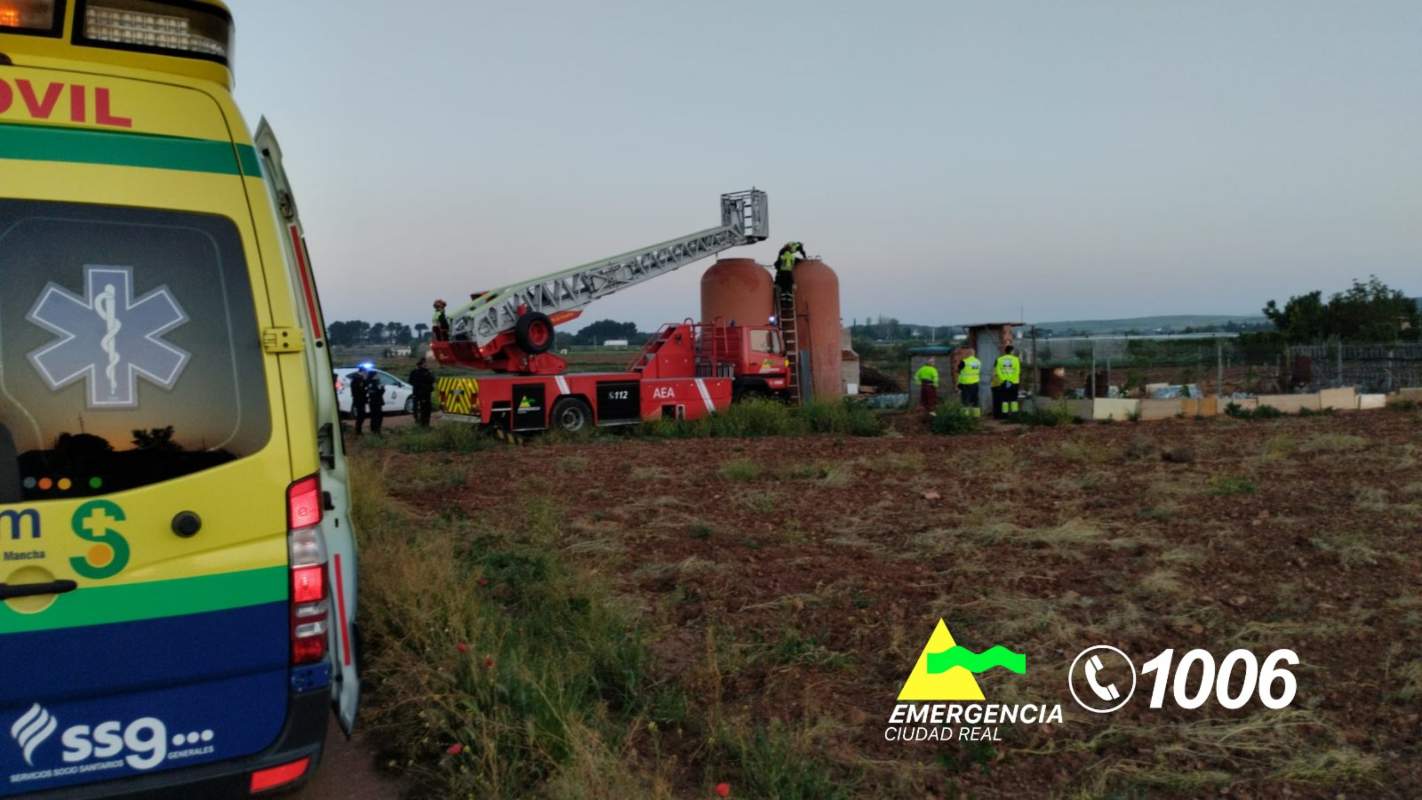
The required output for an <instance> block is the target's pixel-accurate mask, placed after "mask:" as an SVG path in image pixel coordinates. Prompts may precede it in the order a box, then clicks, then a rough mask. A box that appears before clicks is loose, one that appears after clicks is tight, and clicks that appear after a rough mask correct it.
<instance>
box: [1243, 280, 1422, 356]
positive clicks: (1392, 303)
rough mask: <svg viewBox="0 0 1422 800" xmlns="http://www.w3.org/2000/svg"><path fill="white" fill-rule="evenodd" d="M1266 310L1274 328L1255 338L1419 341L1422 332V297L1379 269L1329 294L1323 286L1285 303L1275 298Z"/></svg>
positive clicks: (1304, 341) (1312, 341) (1292, 341)
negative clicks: (1420, 303)
mask: <svg viewBox="0 0 1422 800" xmlns="http://www.w3.org/2000/svg"><path fill="white" fill-rule="evenodd" d="M1264 316H1266V317H1268V318H1269V321H1270V322H1272V323H1273V324H1274V330H1273V331H1270V332H1268V333H1264V334H1255V337H1254V338H1257V339H1268V340H1272V341H1283V342H1285V343H1287V344H1315V343H1319V342H1324V341H1327V340H1330V339H1338V340H1341V341H1345V342H1360V343H1377V344H1385V343H1388V342H1396V341H1404V342H1415V341H1418V340H1419V335H1422V325H1419V320H1418V311H1417V299H1416V298H1412V297H1408V296H1407V295H1406V294H1404V293H1403V292H1401V291H1399V290H1397V289H1393V288H1392V287H1390V286H1388V285H1387V284H1385V283H1383V282H1382V281H1380V280H1378V278H1377V276H1376V275H1373V276H1370V277H1369V278H1368V280H1366V281H1360V280H1358V279H1356V278H1354V279H1353V285H1352V286H1351V287H1349V288H1348V289H1345V290H1343V291H1341V292H1335V293H1333V294H1332V295H1330V296H1329V297H1328V299H1327V300H1324V299H1323V292H1322V291H1312V292H1309V293H1307V294H1301V295H1295V296H1293V297H1290V298H1289V299H1288V301H1287V302H1286V303H1284V305H1283V306H1282V307H1281V306H1280V305H1279V304H1278V303H1277V302H1276V301H1274V300H1270V301H1269V303H1268V304H1267V305H1265V306H1264Z"/></svg>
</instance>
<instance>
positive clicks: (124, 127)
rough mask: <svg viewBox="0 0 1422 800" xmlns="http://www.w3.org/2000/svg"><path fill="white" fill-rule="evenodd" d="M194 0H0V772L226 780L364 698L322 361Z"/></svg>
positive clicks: (286, 750) (299, 754)
mask: <svg viewBox="0 0 1422 800" xmlns="http://www.w3.org/2000/svg"><path fill="white" fill-rule="evenodd" d="M232 45H233V24H232V17H231V14H230V12H229V11H228V9H227V8H226V7H225V6H224V5H223V4H222V3H220V2H215V0H0V797H11V796H20V795H23V796H26V797H29V796H35V797H51V796H54V797H61V796H62V797H109V796H126V795H134V796H151V795H154V794H158V793H164V792H169V793H176V794H175V796H183V797H215V796H225V795H233V796H249V795H253V794H263V793H266V792H272V791H280V790H282V789H284V788H289V787H291V786H293V785H295V784H296V783H298V782H300V781H302V780H304V779H305V778H306V776H308V775H309V774H310V773H311V772H312V771H313V770H314V769H315V767H316V764H317V762H318V761H319V760H320V756H321V750H322V747H323V744H324V742H325V732H326V727H327V721H328V720H329V719H330V715H331V708H332V706H334V707H335V710H336V715H337V717H338V719H339V721H340V723H341V724H342V726H343V727H344V728H345V729H346V731H347V732H349V730H350V728H351V726H352V725H353V724H354V720H355V713H356V704H357V702H358V699H359V692H360V686H359V680H358V675H357V669H356V665H357V654H358V651H359V647H358V645H359V635H358V633H357V629H356V624H355V622H356V553H355V540H354V536H353V532H352V529H351V521H350V518H349V503H348V497H347V484H346V472H345V460H344V454H343V451H342V446H341V440H340V427H339V422H338V416H337V414H338V411H337V407H336V398H335V392H334V387H333V385H332V380H331V360H330V357H329V352H328V348H327V346H326V341H325V335H324V323H323V321H322V317H321V309H320V303H319V300H318V295H317V292H316V285H315V281H314V279H313V277H312V274H311V266H310V260H309V258H308V254H307V250H306V246H305V241H304V238H303V234H302V229H301V223H300V220H299V218H298V216H297V210H296V203H295V200H294V198H293V197H292V192H291V188H290V186H289V185H288V184H287V181H286V176H285V173H284V172H283V169H282V163H281V151H280V149H279V148H278V146H277V142H276V138H275V137H274V136H273V135H272V133H271V130H270V128H269V127H267V126H266V125H265V123H263V124H262V125H261V126H259V127H258V130H257V134H256V136H255V137H253V136H251V135H249V134H248V129H247V127H246V124H245V123H244V122H243V119H242V116H241V114H240V113H239V112H238V110H237V108H236V106H235V105H234V103H233V100H232V95H231V85H232V72H231V65H230V58H231V54H232Z"/></svg>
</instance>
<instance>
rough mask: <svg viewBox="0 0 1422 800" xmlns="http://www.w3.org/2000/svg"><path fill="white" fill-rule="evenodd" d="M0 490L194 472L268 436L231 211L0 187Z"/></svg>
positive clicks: (53, 488)
mask: <svg viewBox="0 0 1422 800" xmlns="http://www.w3.org/2000/svg"><path fill="white" fill-rule="evenodd" d="M0 287H4V289H3V291H0V503H11V502H18V501H20V500H27V501H28V500H44V499H50V498H62V497H81V496H89V495H97V494H105V493H108V492H114V491H121V490H124V489H131V488H134V487H137V486H143V485H148V484H153V483H158V482H161V481H167V480H172V479H175V478H179V477H182V476H184V475H189V474H192V473H194V472H198V471H200V470H204V469H208V468H211V467H215V466H218V465H220V464H224V463H227V462H229V461H232V460H234V459H238V458H241V457H243V456H246V455H250V454H252V453H254V452H256V451H258V450H260V449H261V448H262V447H263V446H264V445H265V444H266V442H267V440H268V439H269V438H270V435H271V412H270V410H269V408H268V400H267V387H266V379H265V375H264V372H263V368H264V361H263V356H262V350H261V336H260V333H259V330H258V327H257V320H256V314H255V305H254V302H253V292H252V286H251V282H250V278H249V277H248V271H247V264H246V261H245V259H244V257H243V252H242V243H241V239H240V236H239V234H238V231H237V228H236V226H235V225H234V224H233V222H232V221H231V220H229V219H227V218H225V217H219V216H211V215H205V214H194V213H187V212H175V211H158V210H151V209H137V208H118V207H106V206H91V205H80V204H73V203H50V202H34V201H24V200H4V199H0Z"/></svg>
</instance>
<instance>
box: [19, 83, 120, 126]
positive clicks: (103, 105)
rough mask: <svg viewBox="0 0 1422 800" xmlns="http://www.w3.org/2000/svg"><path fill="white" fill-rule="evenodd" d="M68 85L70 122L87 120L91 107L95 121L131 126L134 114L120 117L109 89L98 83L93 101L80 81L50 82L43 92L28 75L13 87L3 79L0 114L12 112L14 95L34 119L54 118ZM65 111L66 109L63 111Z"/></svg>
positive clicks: (95, 122)
mask: <svg viewBox="0 0 1422 800" xmlns="http://www.w3.org/2000/svg"><path fill="white" fill-rule="evenodd" d="M66 88H68V90H69V91H68V92H67V94H68V95H69V102H68V103H66V104H65V105H66V106H67V107H68V111H69V121H70V122H88V121H89V118H90V116H91V115H90V113H89V112H90V110H91V109H92V111H93V114H92V117H93V120H94V124H96V125H107V126H109V127H111V128H132V127H133V119H132V118H131V117H120V116H118V115H117V114H115V113H113V110H112V107H111V105H110V99H109V90H108V89H107V88H105V87H102V86H98V87H95V88H94V91H93V93H92V96H93V102H92V105H91V103H90V100H89V98H90V92H89V87H87V86H84V85H83V84H78V83H68V84H66V83H49V84H46V85H45V87H44V91H43V92H39V91H36V89H35V84H33V83H31V82H30V81H28V80H27V79H25V78H16V79H15V81H14V86H11V85H10V82H9V81H6V80H4V79H3V78H0V114H4V113H5V112H7V111H9V110H10V108H11V107H12V106H14V105H15V98H16V96H17V95H18V96H19V99H20V107H21V108H23V109H24V110H25V111H26V112H28V114H29V116H30V118H31V119H46V120H47V119H51V118H53V117H54V115H55V111H56V110H57V109H59V108H60V102H59V101H60V99H61V98H62V97H64V95H65V94H66V92H65V89H66ZM61 113H63V112H61Z"/></svg>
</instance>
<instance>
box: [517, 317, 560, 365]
mask: <svg viewBox="0 0 1422 800" xmlns="http://www.w3.org/2000/svg"><path fill="white" fill-rule="evenodd" d="M514 339H515V340H516V341H517V342H518V346H519V347H521V348H523V351H524V352H525V353H528V354H529V355H537V354H539V353H546V352H548V351H549V350H551V349H553V321H552V320H550V319H548V315H547V314H544V313H543V312H541V311H529V312H527V313H525V314H524V315H523V316H521V317H519V318H518V322H517V323H515V325H514Z"/></svg>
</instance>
